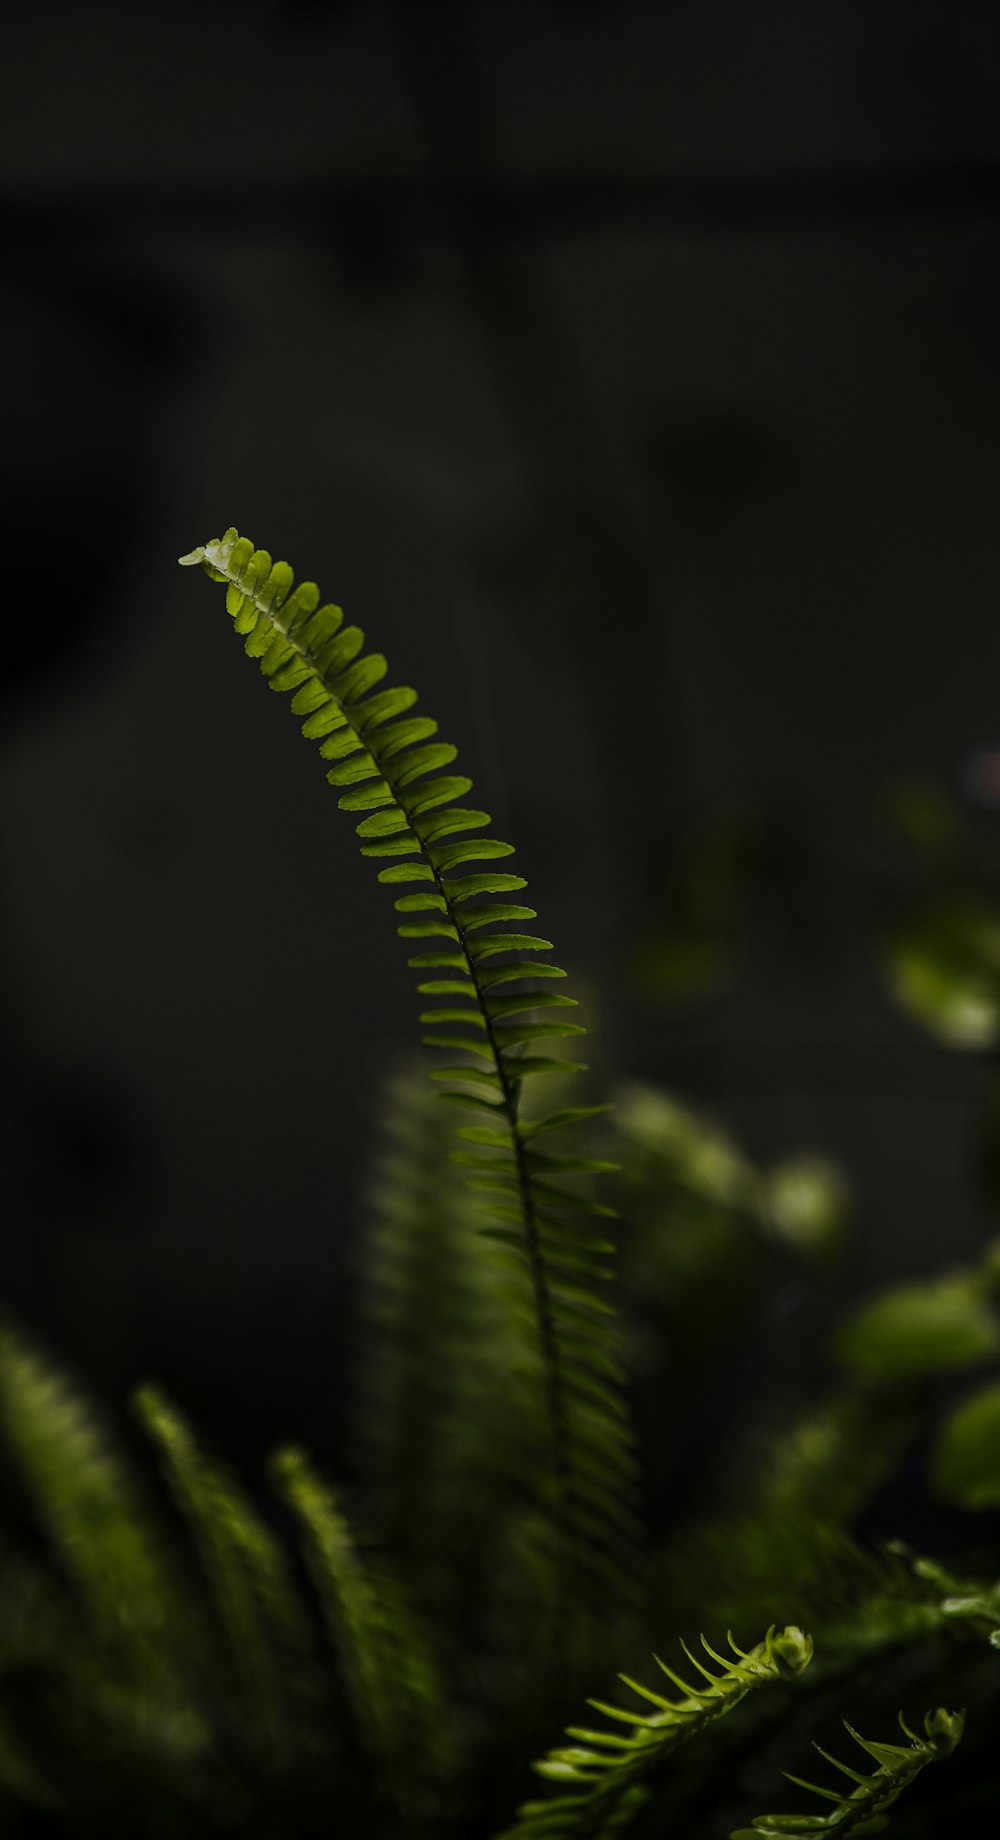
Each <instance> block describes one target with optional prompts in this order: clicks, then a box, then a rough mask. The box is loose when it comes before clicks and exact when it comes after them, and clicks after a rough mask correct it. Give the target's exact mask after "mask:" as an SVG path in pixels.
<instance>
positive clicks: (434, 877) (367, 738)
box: [181, 529, 636, 1593]
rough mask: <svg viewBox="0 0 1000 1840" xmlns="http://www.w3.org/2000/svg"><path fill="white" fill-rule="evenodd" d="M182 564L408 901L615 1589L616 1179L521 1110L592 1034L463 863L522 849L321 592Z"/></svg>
mask: <svg viewBox="0 0 1000 1840" xmlns="http://www.w3.org/2000/svg"><path fill="white" fill-rule="evenodd" d="M181 561H182V562H183V563H184V564H195V563H203V564H204V567H205V569H206V572H207V573H208V574H209V575H210V576H211V577H212V579H214V580H216V581H219V582H225V583H226V605H227V607H228V610H229V612H230V614H231V615H232V617H233V620H234V624H235V627H236V631H237V632H238V633H240V634H241V635H242V636H243V638H244V640H245V650H246V651H247V653H248V654H249V655H250V656H251V657H256V658H259V660H260V667H261V670H262V672H263V674H264V676H265V677H267V679H268V680H269V682H270V684H271V687H272V689H275V690H284V691H289V692H292V693H293V701H292V708H293V710H294V712H295V713H296V714H297V715H299V716H302V717H304V722H303V733H304V734H305V735H306V736H307V737H309V738H310V739H314V740H318V741H319V742H320V752H321V754H322V755H323V757H324V759H326V760H329V761H332V762H333V765H332V766H331V767H330V768H329V770H328V772H327V778H328V779H329V781H330V782H331V784H332V785H334V786H336V787H339V788H341V789H342V790H341V794H340V800H339V803H340V806H341V809H342V810H345V811H349V812H354V813H357V814H364V815H361V817H360V822H359V823H358V826H357V831H358V836H359V837H360V839H361V852H362V855H364V856H367V857H372V858H376V859H382V860H384V861H385V867H383V868H382V869H380V870H379V880H380V881H381V882H383V883H385V884H387V885H389V886H391V887H393V888H405V889H406V890H407V892H405V893H400V894H398V895H397V896H396V901H395V905H396V909H397V912H398V913H399V914H400V916H401V923H400V925H399V928H398V930H399V933H400V935H401V936H402V937H403V938H404V939H407V940H417V941H420V942H422V945H421V950H420V951H418V952H417V953H416V954H415V955H414V956H413V957H411V959H410V961H409V962H410V964H411V966H412V967H413V968H414V969H415V970H416V971H417V972H418V974H419V978H420V981H419V983H418V990H419V993H420V995H421V996H422V997H424V998H426V999H427V1000H428V1004H429V1007H427V1008H425V1009H424V1010H423V1011H422V1012H421V1016H420V1020H421V1022H422V1023H423V1025H424V1026H425V1027H426V1028H427V1029H428V1030H430V1033H429V1034H427V1035H425V1036H424V1038H423V1039H424V1041H425V1042H426V1043H428V1044H429V1045H431V1046H434V1047H439V1048H444V1049H447V1050H449V1051H451V1052H452V1054H454V1052H455V1051H457V1052H458V1053H459V1054H460V1055H462V1056H464V1057H466V1058H464V1059H463V1060H462V1061H461V1062H459V1063H458V1064H454V1063H453V1064H451V1065H449V1066H448V1067H447V1068H445V1069H443V1070H442V1072H441V1074H440V1076H439V1077H441V1078H442V1079H443V1080H444V1081H445V1082H446V1083H447V1085H448V1087H449V1094H448V1096H449V1097H451V1098H453V1099H456V1100H458V1101H459V1102H460V1103H462V1104H464V1105H466V1106H471V1107H473V1108H474V1109H475V1110H476V1112H477V1114H478V1117H479V1120H480V1122H479V1123H478V1124H477V1125H475V1126H470V1127H468V1128H466V1129H464V1130H462V1131H461V1132H460V1136H461V1137H462V1138H463V1139H464V1141H465V1145H466V1148H465V1149H464V1150H462V1151H461V1152H459V1153H458V1156H457V1160H458V1161H459V1162H461V1163H463V1164H464V1165H466V1166H467V1167H468V1170H469V1180H470V1182H471V1183H472V1184H473V1185H474V1186H475V1187H476V1188H477V1189H478V1190H479V1191H480V1193H481V1194H482V1196H483V1200H484V1204H485V1206H486V1210H487V1212H488V1215H489V1224H488V1225H487V1227H486V1228H485V1229H484V1232H485V1233H486V1235H487V1236H488V1238H489V1239H490V1240H491V1241H492V1243H493V1247H494V1251H495V1254H496V1256H497V1258H498V1260H499V1261H500V1262H501V1263H502V1264H503V1265H504V1266H505V1267H510V1268H512V1269H513V1272H514V1275H515V1277H516V1279H517V1294H518V1295H519V1296H520V1297H521V1298H522V1299H523V1303H522V1307H526V1309H527V1312H528V1320H529V1323H530V1327H531V1331H532V1333H533V1334H534V1335H535V1336H536V1337H537V1341H538V1345H539V1348H540V1353H541V1362H542V1372H543V1381H544V1389H545V1397H546V1402H547V1414H548V1421H549V1429H550V1438H551V1449H552V1463H551V1471H552V1476H553V1478H554V1485H553V1486H554V1501H553V1502H552V1504H551V1506H552V1513H553V1520H554V1524H555V1526H556V1529H557V1531H558V1533H559V1535H560V1542H559V1543H560V1545H562V1544H565V1545H566V1552H565V1553H564V1555H563V1558H564V1566H563V1568H562V1569H563V1570H564V1571H565V1561H566V1560H569V1561H571V1564H570V1571H571V1574H572V1578H573V1589H574V1593H575V1592H576V1591H577V1590H579V1589H580V1588H581V1584H582V1582H583V1580H584V1579H587V1578H589V1579H590V1580H591V1581H592V1583H596V1584H597V1585H598V1586H599V1589H600V1591H601V1592H602V1593H604V1592H606V1591H607V1590H608V1588H609V1586H610V1587H614V1586H616V1585H619V1584H620V1583H621V1582H622V1567H621V1564H620V1561H619V1558H618V1553H619V1552H620V1547H621V1540H622V1537H623V1535H624V1536H626V1537H627V1536H630V1535H631V1534H632V1533H633V1532H634V1531H636V1524H635V1520H634V1516H633V1513H632V1507H631V1500H630V1497H631V1493H632V1485H633V1473H634V1463H633V1457H632V1448H631V1439H630V1434H629V1431H628V1427H627V1423H626V1419H625V1415H624V1410H623V1406H622V1402H621V1399H620V1396H619V1391H618V1386H619V1381H620V1377H621V1376H620V1370H619V1366H618V1362H617V1357H616V1352H615V1347H616V1326H615V1312H614V1310H613V1309H612V1307H611V1305H610V1304H609V1303H608V1301H607V1298H606V1295H605V1294H604V1285H605V1281H606V1279H607V1278H608V1276H609V1275H610V1273H609V1269H608V1265H607V1260H608V1258H609V1256H610V1255H611V1253H612V1252H613V1250H614V1248H613V1245H612V1243H611V1242H610V1241H609V1240H608V1238H607V1236H606V1227H605V1226H604V1225H603V1224H602V1223H603V1222H604V1221H605V1220H606V1218H607V1217H608V1216H609V1215H610V1214H611V1212H612V1210H611V1209H609V1208H608V1207H606V1206H605V1205H603V1204H601V1203H599V1202H596V1201H593V1200H590V1199H589V1198H588V1197H585V1196H581V1195H580V1194H579V1193H577V1192H575V1190H574V1181H575V1178H576V1177H578V1176H581V1175H583V1176H590V1175H593V1174H596V1173H600V1172H601V1171H602V1170H603V1169H604V1168H606V1167H608V1165H606V1164H604V1163H602V1162H601V1161H599V1160H597V1159H594V1158H591V1157H587V1156H581V1155H575V1154H569V1155H558V1154H555V1153H554V1152H552V1151H550V1150H547V1149H545V1148H544V1147H542V1146H541V1144H540V1140H541V1139H542V1138H543V1136H544V1135H547V1134H548V1133H550V1132H552V1131H557V1130H561V1129H562V1128H564V1127H566V1126H571V1125H574V1124H576V1123H578V1122H579V1121H580V1120H581V1119H584V1118H586V1117H588V1116H590V1115H591V1114H592V1112H593V1110H594V1109H595V1108H592V1107H580V1106H573V1107H569V1108H564V1109H561V1110H559V1111H556V1112H553V1113H550V1114H549V1115H548V1116H545V1117H542V1118H534V1119H532V1120H531V1121H527V1120H525V1119H524V1118H522V1117H521V1115H520V1110H521V1096H522V1091H523V1087H524V1082H525V1080H527V1079H529V1078H532V1077H534V1076H537V1075H544V1074H547V1073H559V1074H563V1075H565V1074H567V1073H569V1072H574V1071H583V1068H582V1066H581V1065H580V1064H579V1063H575V1062H567V1061H565V1060H561V1059H555V1058H553V1057H551V1056H550V1055H547V1054H546V1053H544V1052H542V1053H538V1052H537V1049H538V1045H539V1043H545V1042H547V1041H548V1040H551V1039H560V1038H567V1037H579V1036H582V1035H583V1034H584V1033H585V1031H584V1029H583V1028H582V1027H581V1025H580V1024H579V1023H577V1022H572V1021H567V1020H566V1019H565V1017H564V1016H562V1015H555V1016H553V1015H547V1016H544V1017H543V1018H542V1019H540V1020H539V1019H537V1012H539V1011H549V1012H551V1011H563V1010H565V1009H567V1008H570V1007H575V1006H576V999H575V998H573V997H568V996H566V995H564V994H563V993H562V992H561V991H558V990H554V989H553V988H552V985H553V982H554V981H556V980H561V979H562V978H563V977H564V976H565V972H564V971H563V970H562V969H561V968H560V967H559V966H558V965H554V964H552V962H551V961H550V959H549V958H548V957H547V956H545V955H546V954H548V953H549V952H550V951H551V949H552V947H551V942H550V941H549V940H547V939H542V938H539V937H537V936H535V935H534V934H531V933H525V932H520V931H512V930H508V929H509V928H510V927H511V926H514V927H517V926H520V925H522V924H524V923H526V922H530V921H532V920H534V919H535V917H536V915H535V911H534V909H533V908H530V907H526V906H523V905H520V904H518V903H513V904H512V903H511V902H510V901H509V899H507V897H509V896H510V895H511V894H516V893H519V892H520V891H521V890H522V889H523V888H524V887H525V885H526V884H525V881H524V878H523V877H522V876H519V875H511V874H508V873H507V872H506V871H501V870H497V869H496V868H495V867H492V866H491V867H487V868H481V867H476V868H475V869H473V870H472V871H471V872H470V868H469V866H470V864H476V865H481V864H490V865H492V864H495V863H496V862H498V861H500V860H501V859H503V858H506V857H508V856H510V855H511V854H512V853H513V851H512V846H511V845H510V844H508V843H504V842H501V841H499V840H498V839H496V838H493V837H489V836H485V835H483V834H482V833H483V832H484V831H485V830H486V828H487V827H488V825H489V823H490V818H489V814H488V813H487V812H485V811H480V810H478V809H474V808H471V807H468V806H466V805H465V804H463V803H461V801H462V800H463V799H464V798H465V797H466V796H467V794H468V793H469V792H470V791H471V788H472V782H471V780H469V779H467V778H466V777H465V776H463V775H456V774H454V773H448V772H442V771H441V769H443V768H448V767H450V766H451V765H452V763H453V762H454V760H455V757H456V750H455V748H454V747H452V746H451V745H450V744H448V743H446V742H442V741H440V740H436V739H434V737H435V736H436V735H437V723H436V722H434V721H432V720H430V719H429V718H427V717H425V716H416V715H414V714H413V713H412V711H413V709H414V706H415V704H416V702H417V693H416V691H415V690H411V689H408V688H405V687H403V688H394V689H377V688H376V686H377V685H379V684H381V682H382V680H383V678H384V677H385V675H386V670H387V666H386V660H385V658H384V657H383V656H382V655H381V653H378V652H369V653H366V652H365V650H364V643H365V641H364V634H363V633H362V632H361V630H360V629H359V628H358V627H356V626H344V624H343V614H342V611H341V609H340V608H339V607H336V606H332V605H330V604H325V605H322V606H321V605H320V595H319V590H318V588H317V587H316V585H315V583H313V582H305V583H302V584H300V585H299V587H298V588H295V589H294V591H293V579H294V578H293V575H292V570H291V569H290V568H289V566H288V564H287V563H284V562H277V563H274V564H273V565H272V561H271V557H270V555H269V553H268V552H267V551H266V550H255V549H254V547H253V545H252V543H250V541H249V539H248V538H246V537H240V536H239V535H238V533H237V532H236V531H235V530H233V529H230V530H228V531H227V532H226V534H225V536H224V537H222V538H221V539H215V540H213V541H211V542H209V543H207V544H205V545H204V546H202V547H199V548H198V549H195V550H193V551H192V553H191V554H190V555H189V556H184V557H182V558H181ZM472 833H476V834H475V835H473V834H472ZM497 896H499V897H501V899H500V900H497V899H496V897H497ZM428 942H431V944H430V949H424V948H425V947H426V946H427V943H428ZM433 942H437V943H433ZM567 1183H568V1184H569V1186H568V1187H567ZM595 1220H596V1222H597V1223H598V1224H597V1225H596V1226H595ZM525 1284H526V1285H527V1287H528V1295H527V1296H525V1292H524V1288H523V1287H524V1285H525ZM529 1299H530V1302H529Z"/></svg>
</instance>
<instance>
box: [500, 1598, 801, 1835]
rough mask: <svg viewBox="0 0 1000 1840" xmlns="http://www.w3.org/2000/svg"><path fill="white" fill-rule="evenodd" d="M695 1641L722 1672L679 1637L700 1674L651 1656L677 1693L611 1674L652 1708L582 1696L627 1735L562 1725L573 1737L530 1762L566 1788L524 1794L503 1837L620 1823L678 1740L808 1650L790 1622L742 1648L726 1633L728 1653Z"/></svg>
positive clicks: (793, 1671)
mask: <svg viewBox="0 0 1000 1840" xmlns="http://www.w3.org/2000/svg"><path fill="white" fill-rule="evenodd" d="M701 1641H702V1647H703V1648H704V1650H705V1653H706V1654H707V1655H708V1656H709V1657H710V1659H711V1660H712V1661H715V1662H716V1663H717V1664H718V1666H719V1667H720V1668H721V1669H722V1672H721V1673H720V1674H717V1673H715V1672H714V1670H712V1669H709V1668H707V1667H705V1666H704V1664H703V1663H702V1662H701V1661H699V1660H698V1659H697V1657H696V1656H695V1655H693V1654H692V1653H691V1651H690V1649H689V1648H688V1647H687V1646H686V1644H684V1643H683V1642H682V1643H681V1647H682V1648H683V1649H684V1653H685V1655H686V1656H687V1658H688V1660H689V1662H690V1663H691V1665H692V1667H694V1668H695V1669H696V1670H697V1672H698V1674H700V1675H701V1681H700V1682H698V1684H696V1685H694V1686H692V1685H690V1684H689V1682H688V1681H686V1680H684V1679H683V1678H682V1677H681V1676H680V1675H679V1674H675V1673H674V1671H673V1669H672V1668H669V1667H668V1666H667V1665H666V1662H664V1661H661V1660H660V1658H659V1656H657V1657H656V1663H657V1666H658V1667H659V1668H661V1669H662V1671H663V1673H664V1674H665V1675H666V1676H667V1679H668V1680H669V1681H671V1682H672V1684H673V1685H674V1686H675V1687H676V1688H677V1689H678V1691H679V1692H680V1693H681V1694H682V1695H683V1697H682V1698H681V1699H666V1698H664V1696H663V1695H662V1694H660V1693H654V1692H653V1691H652V1690H651V1689H650V1688H649V1687H644V1686H642V1685H641V1684H640V1683H639V1682H638V1681H635V1680H631V1679H629V1677H628V1675H627V1674H622V1675H620V1676H619V1678H620V1679H621V1680H623V1681H624V1683H625V1685H626V1686H627V1687H629V1688H630V1689H631V1691H632V1692H633V1693H635V1694H637V1695H638V1696H639V1698H640V1699H643V1700H645V1701H646V1702H647V1703H648V1704H649V1705H652V1706H654V1707H655V1708H656V1710H655V1711H654V1712H651V1713H639V1712H632V1711H630V1710H628V1709H626V1708H625V1707H622V1706H609V1705H606V1704H605V1703H604V1702H603V1701H601V1700H596V1699H592V1700H590V1701H588V1704H589V1705H591V1706H593V1707H594V1709H595V1711H597V1712H601V1713H603V1714H604V1716H605V1717H606V1718H608V1719H613V1720H614V1721H615V1722H616V1723H617V1724H618V1725H625V1726H628V1727H630V1731H629V1735H628V1736H627V1737H623V1736H621V1735H619V1733H617V1732H614V1731H607V1730H600V1731H592V1730H589V1729H586V1728H583V1727H580V1726H570V1727H569V1728H568V1729H567V1733H566V1736H567V1737H569V1738H574V1739H576V1741H577V1742H576V1743H575V1744H574V1745H572V1746H568V1747H562V1748H560V1749H557V1750H553V1751H550V1752H549V1753H548V1756H546V1757H543V1758H542V1759H541V1760H540V1762H538V1763H536V1764H535V1765H534V1768H535V1770H536V1771H537V1773H538V1775H539V1776H545V1777H547V1778H548V1779H549V1780H550V1781H551V1782H557V1783H562V1784H568V1785H569V1788H568V1790H567V1792H566V1793H565V1794H564V1795H562V1796H560V1797H558V1798H556V1799H553V1800H552V1801H547V1802H527V1803H526V1804H525V1805H524V1807H522V1808H521V1809H520V1810H519V1811H518V1813H519V1819H518V1821H517V1824H516V1825H515V1826H514V1827H512V1828H511V1829H510V1830H509V1831H508V1833H507V1834H506V1835H504V1836H503V1840H542V1836H543V1835H550V1834H581V1835H582V1834H586V1835H588V1836H597V1835H600V1836H604V1835H606V1834H610V1833H616V1832H618V1831H620V1829H621V1827H622V1826H623V1825H624V1824H625V1822H626V1821H627V1819H628V1816H629V1814H630V1812H634V1811H637V1810H638V1808H639V1806H640V1805H641V1801H642V1799H643V1798H642V1797H641V1795H640V1794H639V1791H640V1790H641V1788H642V1782H643V1779H644V1778H645V1777H646V1776H648V1775H649V1774H650V1772H651V1771H653V1770H655V1769H656V1768H657V1767H658V1765H659V1764H660V1763H662V1762H663V1761H664V1760H665V1759H666V1758H667V1757H668V1756H670V1754H671V1752H673V1751H675V1750H676V1749H677V1747H678V1745H680V1744H683V1743H685V1741H686V1740H687V1739H688V1738H692V1737H694V1736H695V1734H696V1733H697V1732H699V1731H702V1730H704V1728H705V1726H706V1725H710V1724H711V1723H712V1722H713V1721H714V1720H715V1719H719V1718H722V1717H723V1716H724V1715H725V1714H726V1713H729V1712H732V1710H733V1708H734V1707H735V1706H738V1705H739V1703H740V1701H741V1700H742V1699H745V1698H746V1696H747V1694H748V1693H750V1692H751V1691H752V1690H753V1689H754V1688H756V1687H761V1686H764V1685H766V1684H767V1683H768V1682H772V1681H776V1680H790V1679H792V1678H793V1677H794V1676H795V1675H797V1674H800V1673H801V1672H802V1670H803V1668H805V1667H807V1666H808V1665H809V1662H810V1660H811V1659H812V1652H813V1644H812V1638H811V1637H810V1636H806V1635H803V1633H802V1631H801V1629H797V1628H795V1627H790V1628H788V1629H782V1630H780V1631H776V1630H775V1629H773V1628H772V1629H769V1630H768V1632H767V1635H766V1636H765V1638H764V1640H763V1642H758V1644H757V1646H756V1648H752V1649H750V1650H749V1651H747V1650H744V1649H740V1648H737V1646H736V1643H735V1642H734V1641H733V1638H732V1636H730V1637H729V1642H730V1646H731V1647H732V1650H733V1653H734V1655H735V1656H736V1659H735V1660H734V1661H730V1660H729V1659H728V1658H727V1657H726V1656H723V1655H718V1654H716V1652H715V1650H714V1649H713V1648H710V1647H709V1645H708V1643H707V1642H706V1640H705V1638H704V1636H702V1638H701ZM702 1683H704V1684H702ZM623 1802H624V1803H625V1804H626V1805H625V1806H623Z"/></svg>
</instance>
